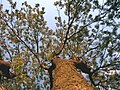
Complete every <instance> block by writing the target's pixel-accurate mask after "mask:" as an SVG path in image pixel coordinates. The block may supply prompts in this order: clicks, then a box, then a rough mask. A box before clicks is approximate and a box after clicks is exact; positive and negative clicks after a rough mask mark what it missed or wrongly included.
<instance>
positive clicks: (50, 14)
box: [0, 0, 58, 29]
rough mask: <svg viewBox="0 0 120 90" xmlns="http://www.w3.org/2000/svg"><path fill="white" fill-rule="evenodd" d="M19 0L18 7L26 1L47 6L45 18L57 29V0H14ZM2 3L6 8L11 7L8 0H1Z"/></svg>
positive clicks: (48, 23)
mask: <svg viewBox="0 0 120 90" xmlns="http://www.w3.org/2000/svg"><path fill="white" fill-rule="evenodd" d="M13 1H16V2H17V7H18V8H19V7H20V6H21V4H22V3H23V2H25V1H27V2H28V4H30V5H32V6H34V5H35V4H36V3H39V4H40V6H41V7H45V12H46V13H45V15H44V16H45V20H46V21H47V25H48V26H49V28H50V29H55V27H56V26H55V19H54V18H55V16H57V15H58V12H57V8H56V7H55V6H54V2H55V1H57V0H13ZM0 3H2V4H3V5H4V8H5V9H10V5H9V3H8V2H7V0H0Z"/></svg>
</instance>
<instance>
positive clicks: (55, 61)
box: [0, 0, 120, 90]
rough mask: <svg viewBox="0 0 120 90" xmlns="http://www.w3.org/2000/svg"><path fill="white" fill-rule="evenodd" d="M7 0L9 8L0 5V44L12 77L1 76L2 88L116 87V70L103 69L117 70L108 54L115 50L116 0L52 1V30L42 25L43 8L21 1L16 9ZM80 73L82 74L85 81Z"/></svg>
mask: <svg viewBox="0 0 120 90" xmlns="http://www.w3.org/2000/svg"><path fill="white" fill-rule="evenodd" d="M8 1H9V3H10V5H11V10H4V9H3V8H2V4H1V6H0V37H1V38H0V39H1V41H0V44H1V46H0V49H1V50H2V53H3V54H2V57H3V58H4V60H8V61H10V62H11V63H12V64H11V68H12V70H14V72H15V73H16V77H15V78H13V79H10V80H7V79H6V78H4V77H3V78H2V80H1V83H2V84H3V85H4V87H5V88H6V89H8V88H9V90H13V88H14V89H17V90H19V89H20V90H21V89H34V90H43V89H45V90H49V88H51V89H53V90H57V89H58V88H59V89H60V90H65V89H68V90H70V89H71V90H73V89H76V90H79V89H80V90H81V89H83V90H86V89H90V90H93V88H96V89H102V90H104V89H108V88H111V89H116V90H118V89H119V88H120V87H119V86H120V83H119V74H118V73H115V74H112V75H110V74H109V72H108V70H110V69H112V70H119V69H120V67H119V64H120V61H119V57H118V56H116V55H114V54H115V53H119V51H120V40H119V39H120V33H119V27H120V26H119V13H120V1H119V0H115V1H112V0H106V2H103V4H100V2H99V1H98V0H60V1H57V2H55V6H56V7H57V9H58V16H57V17H55V19H56V27H57V29H56V30H51V29H49V27H48V26H47V22H46V21H45V20H44V13H45V12H44V9H45V8H44V7H42V8H41V9H40V5H39V4H36V5H35V7H31V6H30V5H29V4H28V3H27V2H24V3H22V6H21V8H20V9H17V8H16V5H17V3H16V2H12V1H11V0H8ZM103 1H104V0H103ZM60 10H64V14H65V15H66V19H65V20H63V18H62V16H61V15H60ZM68 71H71V72H70V73H69V72H68ZM63 72H64V73H63ZM107 72H108V73H107ZM78 73H79V75H78ZM81 73H87V76H88V77H86V79H87V80H86V79H85V78H84V77H83V76H82V74H81ZM69 74H70V75H69ZM68 79H70V80H68ZM78 79H79V80H78ZM59 80H60V81H59ZM64 80H66V82H64ZM87 81H90V82H91V84H93V86H91V85H90V84H88V82H87ZM81 83H82V84H81ZM49 85H50V86H51V87H50V86H49Z"/></svg>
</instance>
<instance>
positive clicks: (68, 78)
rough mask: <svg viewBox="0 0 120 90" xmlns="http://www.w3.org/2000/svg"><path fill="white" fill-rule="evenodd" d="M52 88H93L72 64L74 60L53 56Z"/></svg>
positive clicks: (53, 89) (56, 89)
mask: <svg viewBox="0 0 120 90" xmlns="http://www.w3.org/2000/svg"><path fill="white" fill-rule="evenodd" d="M54 63H55V65H56V68H55V70H54V73H53V87H52V90H94V88H93V87H92V86H91V85H90V84H89V83H88V82H87V81H86V79H85V78H84V77H83V76H82V74H80V73H79V72H78V71H77V69H76V67H75V66H74V60H65V59H61V58H55V60H54Z"/></svg>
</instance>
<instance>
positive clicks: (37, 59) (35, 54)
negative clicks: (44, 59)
mask: <svg viewBox="0 0 120 90" xmlns="http://www.w3.org/2000/svg"><path fill="white" fill-rule="evenodd" d="M5 23H6V22H5ZM6 25H7V26H8V27H9V28H10V29H11V30H12V32H13V33H14V35H15V36H16V37H17V38H18V39H19V40H20V41H21V42H22V43H23V44H24V45H25V46H26V47H27V49H28V50H29V51H30V52H31V53H32V54H33V55H34V56H35V57H36V58H37V60H38V62H39V63H40V60H39V58H38V57H37V55H36V54H35V53H34V52H33V51H32V49H31V48H30V47H29V46H28V45H27V44H26V43H25V42H24V40H22V39H21V37H19V35H18V34H16V32H15V31H14V29H13V28H12V27H10V25H9V24H8V23H6Z"/></svg>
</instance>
